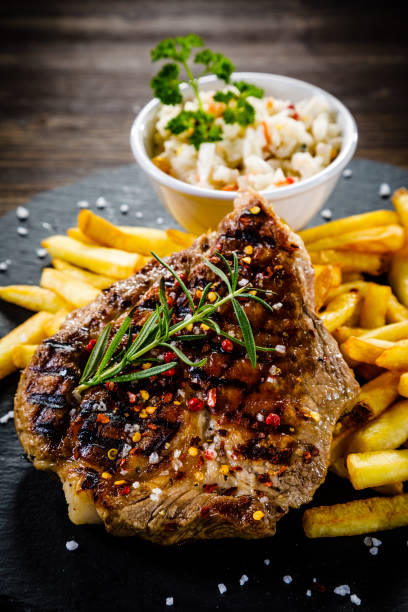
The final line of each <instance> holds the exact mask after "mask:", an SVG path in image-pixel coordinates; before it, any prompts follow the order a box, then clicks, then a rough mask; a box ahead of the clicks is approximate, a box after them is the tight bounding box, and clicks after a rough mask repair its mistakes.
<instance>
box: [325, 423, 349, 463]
mask: <svg viewBox="0 0 408 612" xmlns="http://www.w3.org/2000/svg"><path fill="white" fill-rule="evenodd" d="M352 431H353V430H350V429H345V430H344V431H342V432H341V433H340V434H338V435H337V436H335V437H334V438H333V440H332V443H331V447H330V465H331V464H332V463H335V462H336V461H337V460H338V459H340V458H341V457H344V455H345V454H346V452H347V447H348V443H349V439H350V435H351V432H352Z"/></svg>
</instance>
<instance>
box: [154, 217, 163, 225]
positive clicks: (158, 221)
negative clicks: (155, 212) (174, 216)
mask: <svg viewBox="0 0 408 612" xmlns="http://www.w3.org/2000/svg"><path fill="white" fill-rule="evenodd" d="M156 223H158V224H159V225H161V224H162V223H164V219H163V217H157V219H156Z"/></svg>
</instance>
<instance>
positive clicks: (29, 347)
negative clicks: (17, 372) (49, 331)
mask: <svg viewBox="0 0 408 612" xmlns="http://www.w3.org/2000/svg"><path fill="white" fill-rule="evenodd" d="M37 348H38V344H18V345H17V346H15V347H14V348H13V352H12V359H13V363H14V365H15V366H16V368H18V369H23V368H26V367H27V366H28V364H29V363H30V361H31V359H32V357H33V355H34V353H35V351H36V350H37Z"/></svg>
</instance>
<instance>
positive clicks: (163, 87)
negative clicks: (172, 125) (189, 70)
mask: <svg viewBox="0 0 408 612" xmlns="http://www.w3.org/2000/svg"><path fill="white" fill-rule="evenodd" d="M179 74H180V68H179V67H178V66H177V64H164V66H163V68H162V69H161V70H160V71H159V72H158V74H157V75H156V76H155V77H154V78H153V79H152V80H151V81H150V87H151V88H152V89H153V91H154V95H155V96H156V98H159V100H160V101H161V102H163V104H179V103H180V102H182V100H183V96H182V95H181V93H180V89H179V85H180V83H181V81H180V80H179V78H178V76H179Z"/></svg>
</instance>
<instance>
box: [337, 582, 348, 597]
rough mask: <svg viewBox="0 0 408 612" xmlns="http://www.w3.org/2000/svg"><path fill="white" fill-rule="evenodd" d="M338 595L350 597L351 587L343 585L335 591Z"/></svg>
mask: <svg viewBox="0 0 408 612" xmlns="http://www.w3.org/2000/svg"><path fill="white" fill-rule="evenodd" d="M334 592H335V593H336V595H341V596H342V597H344V596H345V595H350V587H349V585H348V584H341V585H340V586H338V587H336V588H335V589H334Z"/></svg>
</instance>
